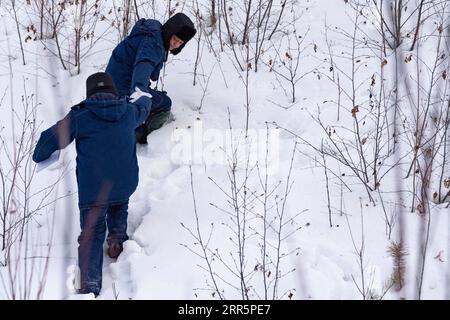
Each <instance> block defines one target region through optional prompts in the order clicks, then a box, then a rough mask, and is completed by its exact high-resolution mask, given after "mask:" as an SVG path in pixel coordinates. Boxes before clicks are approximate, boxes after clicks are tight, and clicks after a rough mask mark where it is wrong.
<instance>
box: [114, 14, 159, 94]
mask: <svg viewBox="0 0 450 320" xmlns="http://www.w3.org/2000/svg"><path fill="white" fill-rule="evenodd" d="M166 59H167V51H166V49H165V48H164V40H163V35H162V31H161V23H160V22H159V21H157V20H152V19H141V20H139V21H137V22H136V24H135V25H134V27H133V29H132V30H131V32H130V34H129V35H128V36H127V37H126V38H125V39H124V40H123V41H122V42H120V43H119V44H118V45H117V47H116V48H115V49H114V50H113V52H112V54H111V58H110V59H109V62H108V66H107V67H106V72H107V73H109V74H110V75H111V77H112V78H113V80H114V83H115V84H116V87H117V90H118V91H119V95H130V94H131V93H132V92H134V89H135V87H138V88H139V89H141V90H142V91H144V92H148V87H149V84H150V79H151V80H152V81H156V80H158V78H159V73H160V71H161V68H162V67H163V64H164V61H165V60H166Z"/></svg>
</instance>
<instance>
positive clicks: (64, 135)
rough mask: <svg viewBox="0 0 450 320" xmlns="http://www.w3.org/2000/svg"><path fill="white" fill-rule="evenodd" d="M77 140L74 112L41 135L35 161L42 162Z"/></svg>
mask: <svg viewBox="0 0 450 320" xmlns="http://www.w3.org/2000/svg"><path fill="white" fill-rule="evenodd" d="M73 139H75V119H74V116H73V111H71V112H69V114H68V115H67V116H65V117H64V119H62V120H60V121H58V122H57V123H56V124H55V125H54V126H53V127H50V128H48V129H47V130H45V131H43V132H42V133H41V136H40V138H39V140H38V142H37V145H36V148H35V149H34V153H33V161H34V162H41V161H44V160H45V159H47V158H48V157H50V156H51V154H52V153H53V152H55V151H56V150H60V149H64V148H65V147H67V146H68V145H69V144H70V143H71V142H72V141H73Z"/></svg>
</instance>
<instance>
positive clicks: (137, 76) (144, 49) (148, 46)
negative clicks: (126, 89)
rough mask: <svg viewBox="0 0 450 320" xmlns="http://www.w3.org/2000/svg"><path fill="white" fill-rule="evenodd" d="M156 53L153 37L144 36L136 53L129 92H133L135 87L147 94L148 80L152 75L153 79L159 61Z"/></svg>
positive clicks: (156, 48)
mask: <svg viewBox="0 0 450 320" xmlns="http://www.w3.org/2000/svg"><path fill="white" fill-rule="evenodd" d="M158 52H159V50H158V47H157V44H156V40H155V39H154V38H153V37H151V36H146V37H145V38H144V39H143V40H142V41H141V43H140V44H139V47H138V50H137V52H136V59H135V64H134V67H133V75H132V78H131V88H130V92H133V91H134V90H135V87H138V88H139V89H141V90H142V91H144V92H148V86H149V84H150V78H152V75H153V77H154V71H157V70H156V69H157V66H158V63H159V60H160V58H159V57H158Z"/></svg>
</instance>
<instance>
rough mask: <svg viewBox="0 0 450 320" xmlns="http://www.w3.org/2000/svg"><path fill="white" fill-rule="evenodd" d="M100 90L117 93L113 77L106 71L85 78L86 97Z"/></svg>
mask: <svg viewBox="0 0 450 320" xmlns="http://www.w3.org/2000/svg"><path fill="white" fill-rule="evenodd" d="M100 92H101V93H112V94H114V95H116V96H117V95H119V93H118V92H117V88H116V86H115V84H114V81H113V79H112V78H111V76H110V75H109V74H108V73H106V72H97V73H94V74H92V75H90V76H89V77H88V78H87V80H86V98H89V97H90V96H92V95H93V94H96V93H100Z"/></svg>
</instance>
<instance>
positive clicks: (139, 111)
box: [130, 96, 152, 128]
mask: <svg viewBox="0 0 450 320" xmlns="http://www.w3.org/2000/svg"><path fill="white" fill-rule="evenodd" d="M151 101H152V99H151V98H149V97H147V96H141V97H140V98H139V99H137V100H136V101H135V102H133V103H131V102H130V103H131V104H132V105H133V107H134V110H135V111H134V112H135V119H136V123H135V128H137V127H138V126H140V125H141V124H142V123H143V122H144V121H145V120H146V119H147V117H148V115H149V113H150V106H151V105H152V102H151Z"/></svg>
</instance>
